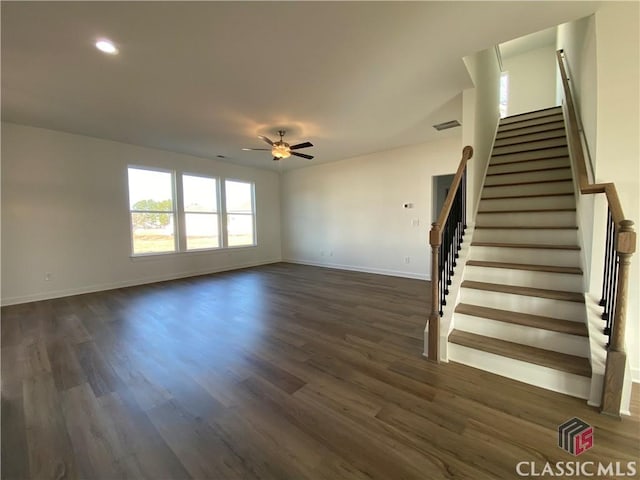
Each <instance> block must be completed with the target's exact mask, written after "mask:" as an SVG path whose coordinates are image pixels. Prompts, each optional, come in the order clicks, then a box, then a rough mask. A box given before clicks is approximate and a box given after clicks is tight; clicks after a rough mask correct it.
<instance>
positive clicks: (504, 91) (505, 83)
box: [500, 72, 509, 118]
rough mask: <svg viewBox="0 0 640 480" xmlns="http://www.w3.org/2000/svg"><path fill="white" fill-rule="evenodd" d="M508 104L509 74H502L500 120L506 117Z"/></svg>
mask: <svg viewBox="0 0 640 480" xmlns="http://www.w3.org/2000/svg"><path fill="white" fill-rule="evenodd" d="M508 104H509V73H508V72H502V73H501V74H500V118H504V117H506V116H507V107H508Z"/></svg>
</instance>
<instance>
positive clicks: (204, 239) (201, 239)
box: [185, 213, 220, 250]
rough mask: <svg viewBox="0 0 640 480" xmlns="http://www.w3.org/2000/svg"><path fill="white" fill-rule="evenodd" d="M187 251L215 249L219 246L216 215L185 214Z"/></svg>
mask: <svg viewBox="0 0 640 480" xmlns="http://www.w3.org/2000/svg"><path fill="white" fill-rule="evenodd" d="M185 221H186V228H187V250H196V249H199V248H217V247H219V246H220V233H219V231H218V215H217V214H215V213H187V214H185Z"/></svg>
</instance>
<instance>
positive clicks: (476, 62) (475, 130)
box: [462, 48, 500, 219]
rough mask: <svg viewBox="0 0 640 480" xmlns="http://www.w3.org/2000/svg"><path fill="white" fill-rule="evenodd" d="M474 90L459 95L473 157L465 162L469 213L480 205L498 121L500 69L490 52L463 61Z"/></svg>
mask: <svg viewBox="0 0 640 480" xmlns="http://www.w3.org/2000/svg"><path fill="white" fill-rule="evenodd" d="M464 63H465V65H466V67H467V70H468V71H469V75H470V76H471V79H472V80H473V84H474V88H473V89H468V90H465V91H464V92H463V96H462V105H463V107H462V108H463V112H462V118H463V121H464V123H463V139H464V141H465V142H467V143H468V142H469V141H472V142H473V143H472V145H473V149H474V153H473V158H472V160H471V161H470V162H469V167H468V172H469V173H468V176H469V196H468V202H467V204H468V205H469V212H473V214H474V215H473V216H472V218H474V219H475V212H476V210H477V209H478V204H479V203H480V194H481V193H482V185H483V184H484V177H485V175H486V172H487V166H488V165H489V159H490V155H491V148H492V147H493V140H494V138H495V135H496V131H497V128H498V122H499V120H500V107H499V104H500V66H499V65H498V57H497V55H496V51H495V49H494V48H489V49H487V50H483V51H481V52H478V53H476V54H474V55H470V56H468V57H465V58H464Z"/></svg>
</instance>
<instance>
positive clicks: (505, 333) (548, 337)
mask: <svg viewBox="0 0 640 480" xmlns="http://www.w3.org/2000/svg"><path fill="white" fill-rule="evenodd" d="M454 322H455V328H456V330H462V331H465V332H471V333H475V334H477V335H483V336H485V337H492V338H498V339H500V340H506V341H507V342H513V343H520V344H522V345H529V346H530V347H536V348H541V349H543V350H551V351H554V352H561V353H566V354H568V355H576V356H578V357H584V358H589V340H588V338H587V337H580V336H578V335H570V334H567V333H561V332H553V331H550V330H544V329H541V328H534V327H528V326H525V325H514V324H511V323H505V322H499V321H497V320H491V319H489V318H481V317H474V316H471V315H465V314H460V313H455V314H454Z"/></svg>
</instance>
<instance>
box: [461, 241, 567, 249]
mask: <svg viewBox="0 0 640 480" xmlns="http://www.w3.org/2000/svg"><path fill="white" fill-rule="evenodd" d="M471 246H476V247H500V248H539V249H544V250H580V247H579V246H578V245H545V244H540V243H499V242H471Z"/></svg>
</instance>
